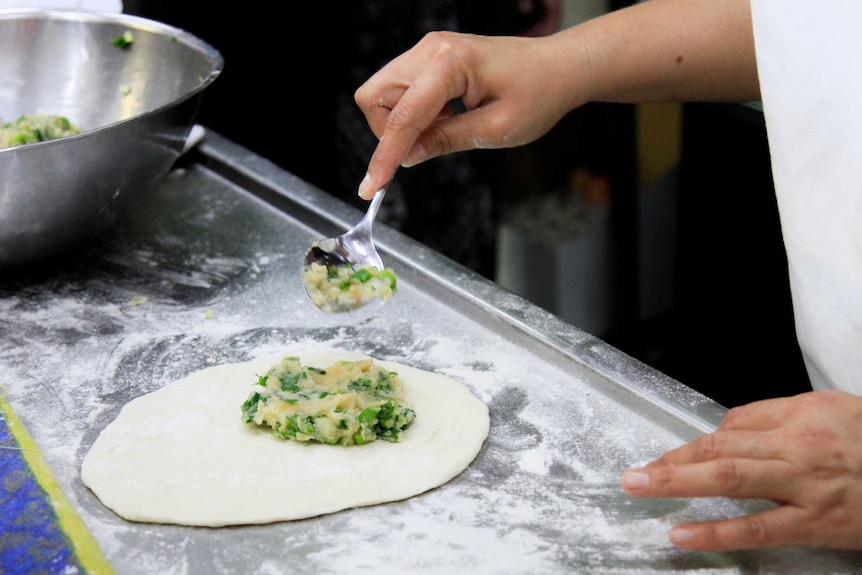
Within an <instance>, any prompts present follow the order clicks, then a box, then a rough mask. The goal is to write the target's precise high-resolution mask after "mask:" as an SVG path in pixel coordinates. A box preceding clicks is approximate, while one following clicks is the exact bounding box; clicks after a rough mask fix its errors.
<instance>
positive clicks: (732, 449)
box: [622, 391, 862, 550]
mask: <svg viewBox="0 0 862 575" xmlns="http://www.w3.org/2000/svg"><path fill="white" fill-rule="evenodd" d="M622 486H623V489H625V491H626V492H627V493H629V494H630V495H632V496H635V497H716V496H725V497H731V498H753V499H766V500H770V501H773V502H774V503H776V504H777V507H775V508H771V509H768V510H765V511H759V512H756V513H752V514H750V515H745V516H742V517H738V518H733V519H724V520H715V521H703V522H698V523H688V524H682V525H677V526H674V527H673V528H672V529H671V532H670V540H671V542H672V543H673V544H674V545H676V546H677V547H680V548H682V549H691V550H732V549H752V548H760V547H778V546H785V545H806V546H824V547H831V548H836V549H862V513H860V509H862V398H860V397H857V396H854V395H850V394H847V393H842V392H837V391H814V392H809V393H804V394H801V395H798V396H794V397H789V398H780V399H770V400H765V401H759V402H755V403H752V404H749V405H745V406H741V407H736V408H734V409H731V410H730V411H728V413H727V415H726V417H725V418H724V420H723V421H722V423H721V424H720V425H719V426H718V428H717V430H716V431H715V432H714V433H710V434H706V435H703V436H701V437H699V438H698V439H696V440H694V441H692V442H690V443H688V444H686V445H684V446H682V447H679V448H677V449H674V450H672V451H670V452H668V453H666V454H665V455H663V456H662V457H660V458H658V459H657V460H655V461H653V462H651V463H649V464H648V465H647V466H646V467H644V468H640V469H630V470H628V471H626V472H625V473H624V474H623V476H622Z"/></svg>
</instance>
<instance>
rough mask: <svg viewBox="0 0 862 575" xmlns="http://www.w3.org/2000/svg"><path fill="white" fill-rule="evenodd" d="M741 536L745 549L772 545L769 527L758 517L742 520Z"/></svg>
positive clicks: (753, 516) (750, 516)
mask: <svg viewBox="0 0 862 575" xmlns="http://www.w3.org/2000/svg"><path fill="white" fill-rule="evenodd" d="M742 536H743V541H744V543H745V545H746V547H769V546H770V545H771V543H772V537H771V533H770V531H769V527H768V526H767V524H766V522H765V521H764V520H763V518H762V517H760V516H758V515H749V516H747V517H745V518H744V519H743V522H742Z"/></svg>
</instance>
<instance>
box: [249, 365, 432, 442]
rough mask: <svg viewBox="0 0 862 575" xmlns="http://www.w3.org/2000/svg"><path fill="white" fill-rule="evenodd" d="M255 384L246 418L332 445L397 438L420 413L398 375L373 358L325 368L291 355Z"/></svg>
mask: <svg viewBox="0 0 862 575" xmlns="http://www.w3.org/2000/svg"><path fill="white" fill-rule="evenodd" d="M254 385H255V390H254V391H252V392H251V393H250V394H249V397H248V399H247V400H246V401H245V402H244V403H243V404H242V414H243V421H244V422H245V423H253V424H256V425H259V426H268V427H271V428H272V430H273V433H274V434H275V435H276V436H278V437H281V438H282V439H290V440H294V441H316V442H319V443H326V444H330V445H364V444H366V443H369V442H372V441H375V440H377V439H382V440H384V441H389V442H398V441H401V440H402V439H403V433H404V430H406V429H407V428H409V427H410V425H412V424H413V421H414V420H415V418H416V414H415V412H414V411H413V409H411V408H410V407H409V406H408V404H407V402H406V400H405V398H404V395H403V389H402V384H401V381H400V379H399V378H398V374H397V373H395V372H392V371H388V370H386V369H384V368H382V367H380V366H378V365H375V364H374V363H373V360H371V359H368V360H361V361H341V362H337V363H335V364H333V365H332V366H330V367H329V368H327V369H320V368H316V367H304V366H302V365H301V363H300V361H299V358H297V357H295V356H290V357H286V358H284V360H282V361H281V363H279V364H277V365H275V366H273V367H272V368H270V369H269V371H268V372H267V373H266V374H265V375H262V376H260V377H259V378H258V380H257V382H256V383H255V384H254ZM258 386H260V387H262V388H263V389H260V388H259V387H258Z"/></svg>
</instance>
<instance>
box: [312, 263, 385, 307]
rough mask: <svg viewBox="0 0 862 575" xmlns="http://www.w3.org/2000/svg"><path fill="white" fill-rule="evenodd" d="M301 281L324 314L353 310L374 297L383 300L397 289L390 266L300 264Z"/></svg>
mask: <svg viewBox="0 0 862 575" xmlns="http://www.w3.org/2000/svg"><path fill="white" fill-rule="evenodd" d="M302 283H303V286H304V287H305V291H306V293H307V294H308V297H310V298H311V301H312V302H313V303H314V305H316V306H317V307H319V308H320V309H322V310H323V311H325V312H327V313H332V312H341V311H350V310H354V309H356V308H358V307H360V306H363V305H365V304H367V303H369V302H371V301H373V300H375V299H377V298H380V299H381V300H383V301H386V300H387V299H389V297H390V296H391V295H392V294H393V293H395V291H396V289H397V288H396V283H397V278H396V277H395V272H393V271H392V269H390V268H386V269H383V270H380V269H377V268H374V267H362V268H359V269H353V268H352V267H351V266H350V265H349V264H343V265H338V266H335V265H331V266H325V265H322V264H319V263H316V262H315V263H311V264H310V265H307V266H304V267H303V270H302Z"/></svg>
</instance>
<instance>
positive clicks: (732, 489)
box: [715, 459, 743, 496]
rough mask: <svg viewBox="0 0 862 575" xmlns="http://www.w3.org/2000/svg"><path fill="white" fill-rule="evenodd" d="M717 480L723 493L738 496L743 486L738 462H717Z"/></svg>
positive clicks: (719, 460) (724, 460) (722, 460)
mask: <svg viewBox="0 0 862 575" xmlns="http://www.w3.org/2000/svg"><path fill="white" fill-rule="evenodd" d="M715 480H716V481H717V482H718V485H719V487H720V488H721V490H722V492H723V493H727V494H728V495H731V496H732V495H737V494H738V493H739V490H740V487H741V486H742V484H743V481H742V476H741V473H740V469H739V466H738V464H737V462H736V461H735V460H733V459H718V460H716V470H715Z"/></svg>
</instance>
